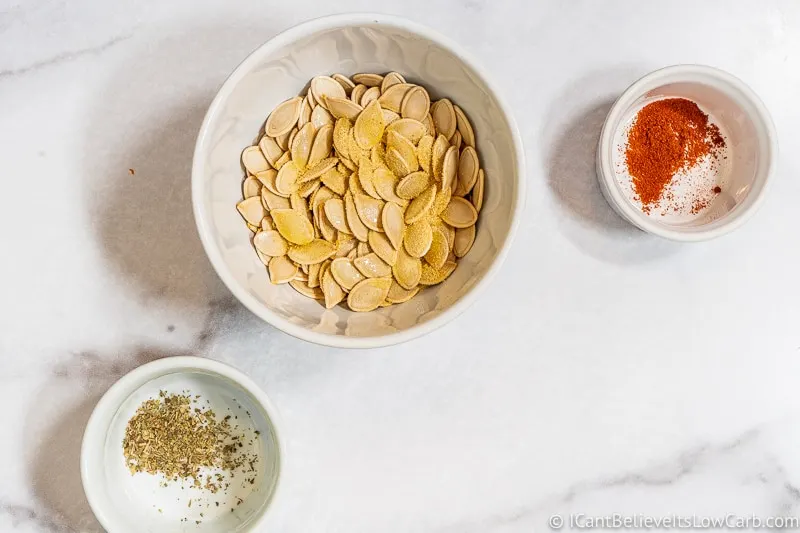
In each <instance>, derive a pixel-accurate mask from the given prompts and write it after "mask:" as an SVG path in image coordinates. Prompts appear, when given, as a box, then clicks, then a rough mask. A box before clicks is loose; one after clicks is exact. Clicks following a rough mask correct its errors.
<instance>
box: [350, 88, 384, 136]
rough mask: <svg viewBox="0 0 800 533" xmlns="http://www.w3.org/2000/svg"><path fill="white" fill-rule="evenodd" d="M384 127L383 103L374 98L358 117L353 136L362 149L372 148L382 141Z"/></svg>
mask: <svg viewBox="0 0 800 533" xmlns="http://www.w3.org/2000/svg"><path fill="white" fill-rule="evenodd" d="M373 89H375V87H373ZM370 90H372V89H370ZM384 128H385V124H384V122H383V112H382V110H381V105H380V104H379V103H378V101H377V100H374V101H372V102H371V103H370V104H369V105H367V106H366V107H364V111H363V112H362V113H360V114H359V115H358V118H356V123H355V126H354V130H353V136H354V137H355V140H356V143H357V144H358V146H359V147H361V148H362V149H371V148H372V147H373V146H375V145H376V144H378V143H379V142H380V140H381V137H383V130H384Z"/></svg>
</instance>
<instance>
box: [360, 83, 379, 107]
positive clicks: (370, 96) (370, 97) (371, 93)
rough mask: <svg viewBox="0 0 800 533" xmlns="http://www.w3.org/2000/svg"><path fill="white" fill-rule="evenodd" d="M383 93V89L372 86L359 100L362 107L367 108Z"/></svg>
mask: <svg viewBox="0 0 800 533" xmlns="http://www.w3.org/2000/svg"><path fill="white" fill-rule="evenodd" d="M380 95H381V90H380V89H379V88H378V87H370V88H369V89H367V90H366V91H365V92H364V94H363V95H362V96H361V100H360V101H359V102H358V103H359V104H360V105H361V107H363V108H365V109H366V107H367V106H368V105H369V104H370V103H372V102H374V101H375V100H377V99H378V97H380Z"/></svg>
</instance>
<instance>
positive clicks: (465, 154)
mask: <svg viewBox="0 0 800 533" xmlns="http://www.w3.org/2000/svg"><path fill="white" fill-rule="evenodd" d="M479 170H480V163H479V162H478V153H477V152H476V151H475V148H473V147H472V146H467V147H466V148H464V150H462V151H461V156H460V157H459V158H458V191H461V192H463V194H461V195H459V196H464V195H466V194H469V192H470V191H472V187H473V186H474V185H475V182H476V181H477V180H478V171H479Z"/></svg>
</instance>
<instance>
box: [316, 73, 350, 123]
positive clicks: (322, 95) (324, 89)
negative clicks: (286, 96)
mask: <svg viewBox="0 0 800 533" xmlns="http://www.w3.org/2000/svg"><path fill="white" fill-rule="evenodd" d="M311 92H312V93H314V99H315V100H316V101H317V103H318V104H319V105H321V106H322V107H324V108H325V109H327V110H328V111H331V109H330V107H329V102H328V101H327V99H328V98H342V99H343V98H346V97H347V94H346V93H345V91H344V87H342V86H341V85H340V84H339V82H338V81H336V80H335V79H333V78H331V77H330V76H317V77H316V78H314V79H312V80H311ZM331 112H332V111H331ZM334 116H336V115H335V114H334Z"/></svg>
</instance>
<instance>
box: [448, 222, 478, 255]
mask: <svg viewBox="0 0 800 533" xmlns="http://www.w3.org/2000/svg"><path fill="white" fill-rule="evenodd" d="M474 242H475V226H474V225H473V226H469V227H467V228H459V229H457V230H456V236H455V239H454V244H453V253H454V254H455V256H456V257H464V256H465V255H467V254H468V253H469V251H470V250H471V249H472V245H473V243H474Z"/></svg>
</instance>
